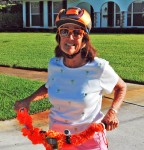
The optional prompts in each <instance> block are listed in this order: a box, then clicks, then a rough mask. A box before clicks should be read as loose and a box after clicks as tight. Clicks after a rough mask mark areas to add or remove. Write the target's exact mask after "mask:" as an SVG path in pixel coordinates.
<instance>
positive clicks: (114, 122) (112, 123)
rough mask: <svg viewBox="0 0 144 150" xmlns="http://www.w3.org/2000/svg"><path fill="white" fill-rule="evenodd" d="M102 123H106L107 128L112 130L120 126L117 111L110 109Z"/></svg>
mask: <svg viewBox="0 0 144 150" xmlns="http://www.w3.org/2000/svg"><path fill="white" fill-rule="evenodd" d="M102 123H104V124H106V130H107V131H110V130H113V129H115V128H117V127H118V125H119V120H118V118H117V113H116V112H115V111H113V110H112V109H109V111H108V112H107V114H106V115H105V117H104V118H103V120H102Z"/></svg>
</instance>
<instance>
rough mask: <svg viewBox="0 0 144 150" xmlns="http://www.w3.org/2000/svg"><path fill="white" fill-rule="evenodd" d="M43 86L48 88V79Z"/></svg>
mask: <svg viewBox="0 0 144 150" xmlns="http://www.w3.org/2000/svg"><path fill="white" fill-rule="evenodd" d="M45 87H46V88H47V89H48V81H47V82H46V84H45Z"/></svg>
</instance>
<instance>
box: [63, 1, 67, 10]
mask: <svg viewBox="0 0 144 150" xmlns="http://www.w3.org/2000/svg"><path fill="white" fill-rule="evenodd" d="M63 8H64V9H67V0H63Z"/></svg>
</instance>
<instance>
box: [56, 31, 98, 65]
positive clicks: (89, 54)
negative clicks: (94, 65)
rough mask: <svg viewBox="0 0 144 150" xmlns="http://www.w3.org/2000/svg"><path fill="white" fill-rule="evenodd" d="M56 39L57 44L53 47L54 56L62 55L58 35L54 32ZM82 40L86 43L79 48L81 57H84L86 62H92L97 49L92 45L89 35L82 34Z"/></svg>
mask: <svg viewBox="0 0 144 150" xmlns="http://www.w3.org/2000/svg"><path fill="white" fill-rule="evenodd" d="M56 41H57V43H58V45H57V46H56V48H55V56H56V57H64V55H63V51H62V50H61V48H60V45H59V43H60V35H59V34H58V33H57V34H56ZM82 42H83V43H85V44H86V46H85V47H84V48H82V49H81V57H82V58H86V61H87V62H92V61H93V60H94V57H95V56H96V55H97V50H96V49H95V48H94V47H93V46H92V44H91V42H90V37H89V35H88V34H84V37H83V39H82Z"/></svg>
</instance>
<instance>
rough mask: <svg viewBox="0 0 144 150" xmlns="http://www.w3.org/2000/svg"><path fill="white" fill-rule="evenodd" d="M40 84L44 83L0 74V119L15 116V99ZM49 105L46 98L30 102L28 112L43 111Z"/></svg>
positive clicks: (32, 90)
mask: <svg viewBox="0 0 144 150" xmlns="http://www.w3.org/2000/svg"><path fill="white" fill-rule="evenodd" d="M42 84H44V83H42V82H38V81H32V80H27V79H22V78H18V77H12V76H7V75H1V74H0V87H1V88H0V109H1V111H0V120H7V119H12V118H15V117H16V113H15V111H14V109H13V107H14V103H15V101H16V100H20V99H23V98H25V97H27V96H29V95H30V94H31V93H32V92H34V91H35V90H36V89H37V88H39V87H40V86H41V85H42ZM50 107H51V104H50V103H49V101H48V99H43V100H41V101H36V102H32V103H31V105H30V113H31V114H32V113H37V112H40V111H44V110H46V109H48V108H50Z"/></svg>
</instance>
